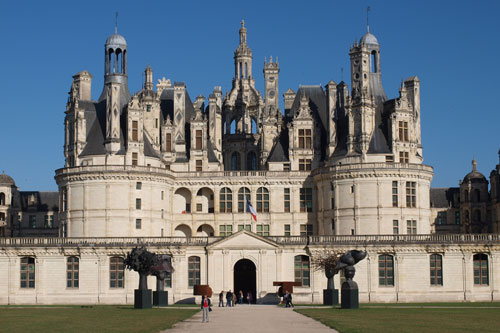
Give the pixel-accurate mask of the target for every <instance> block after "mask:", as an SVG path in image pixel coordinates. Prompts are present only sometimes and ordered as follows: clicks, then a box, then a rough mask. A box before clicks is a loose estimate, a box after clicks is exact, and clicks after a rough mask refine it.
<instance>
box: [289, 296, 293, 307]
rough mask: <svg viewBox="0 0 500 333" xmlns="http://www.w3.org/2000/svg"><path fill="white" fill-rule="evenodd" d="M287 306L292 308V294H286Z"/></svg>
mask: <svg viewBox="0 0 500 333" xmlns="http://www.w3.org/2000/svg"><path fill="white" fill-rule="evenodd" d="M288 306H289V307H291V308H293V303H292V293H288Z"/></svg>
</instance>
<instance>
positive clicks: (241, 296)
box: [238, 290, 243, 304]
mask: <svg viewBox="0 0 500 333" xmlns="http://www.w3.org/2000/svg"><path fill="white" fill-rule="evenodd" d="M238 303H239V304H243V291H241V290H240V293H239V294H238Z"/></svg>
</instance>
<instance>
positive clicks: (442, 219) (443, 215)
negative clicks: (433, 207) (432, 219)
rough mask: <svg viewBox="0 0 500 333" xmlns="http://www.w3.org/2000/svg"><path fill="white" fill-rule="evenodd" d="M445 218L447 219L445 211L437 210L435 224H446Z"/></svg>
mask: <svg viewBox="0 0 500 333" xmlns="http://www.w3.org/2000/svg"><path fill="white" fill-rule="evenodd" d="M446 219H447V216H446V212H438V216H437V219H436V224H437V225H441V224H447V223H446Z"/></svg>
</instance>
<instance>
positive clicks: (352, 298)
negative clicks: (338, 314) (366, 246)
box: [335, 250, 366, 309]
mask: <svg viewBox="0 0 500 333" xmlns="http://www.w3.org/2000/svg"><path fill="white" fill-rule="evenodd" d="M365 257H366V252H365V251H358V250H351V251H347V252H346V253H344V255H342V256H341V257H340V260H339V261H338V262H337V265H336V266H335V270H336V271H340V270H344V276H345V278H346V281H345V282H344V283H343V284H342V295H341V302H340V304H341V307H342V308H343V309H357V308H359V290H358V284H357V283H356V282H354V281H353V280H352V278H353V277H354V274H355V273H356V268H354V265H356V264H357V263H358V262H360V261H361V260H363V259H364V258H365Z"/></svg>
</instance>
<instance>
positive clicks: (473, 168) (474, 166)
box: [472, 157, 477, 171]
mask: <svg viewBox="0 0 500 333" xmlns="http://www.w3.org/2000/svg"><path fill="white" fill-rule="evenodd" d="M472 171H477V161H476V158H475V157H473V158H472Z"/></svg>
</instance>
